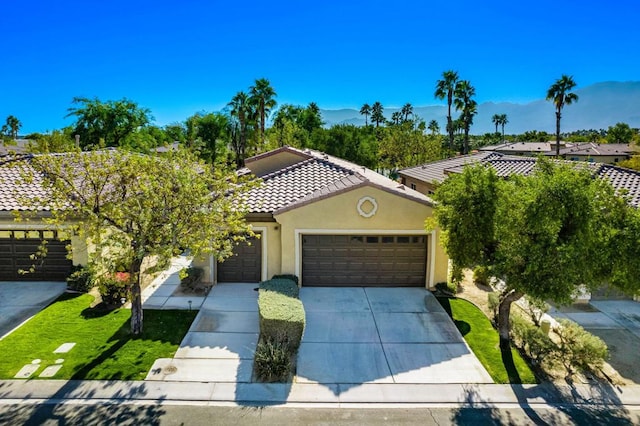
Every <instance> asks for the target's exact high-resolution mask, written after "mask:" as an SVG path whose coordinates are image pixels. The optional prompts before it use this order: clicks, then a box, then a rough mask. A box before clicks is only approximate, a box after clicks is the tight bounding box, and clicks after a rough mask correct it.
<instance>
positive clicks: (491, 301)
mask: <svg viewBox="0 0 640 426" xmlns="http://www.w3.org/2000/svg"><path fill="white" fill-rule="evenodd" d="M487 304H488V305H489V309H491V312H493V318H498V307H499V306H500V296H498V293H496V292H495V291H492V292H491V293H487Z"/></svg>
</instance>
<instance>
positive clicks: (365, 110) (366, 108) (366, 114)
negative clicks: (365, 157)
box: [360, 104, 371, 126]
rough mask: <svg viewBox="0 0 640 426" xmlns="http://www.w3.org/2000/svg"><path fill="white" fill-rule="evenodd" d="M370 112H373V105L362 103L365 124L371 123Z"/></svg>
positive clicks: (361, 110)
mask: <svg viewBox="0 0 640 426" xmlns="http://www.w3.org/2000/svg"><path fill="white" fill-rule="evenodd" d="M369 114H371V107H370V106H369V104H364V105H362V108H360V115H364V125H365V126H368V125H369Z"/></svg>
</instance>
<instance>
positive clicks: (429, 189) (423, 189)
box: [402, 176, 436, 195]
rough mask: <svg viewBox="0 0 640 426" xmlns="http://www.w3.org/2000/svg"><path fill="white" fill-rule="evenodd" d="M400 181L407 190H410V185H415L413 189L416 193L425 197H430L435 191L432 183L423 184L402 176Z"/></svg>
mask: <svg viewBox="0 0 640 426" xmlns="http://www.w3.org/2000/svg"><path fill="white" fill-rule="evenodd" d="M402 179H403V183H404V184H405V186H407V187H408V188H411V185H412V184H413V185H415V188H414V189H415V190H416V191H418V192H420V193H422V194H425V195H431V194H433V192H434V191H435V190H436V187H435V185H434V184H432V183H428V182H423V181H421V180H418V179H414V178H410V177H407V176H404V177H403V178H402Z"/></svg>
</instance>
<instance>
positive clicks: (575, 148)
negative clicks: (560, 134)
mask: <svg viewBox="0 0 640 426" xmlns="http://www.w3.org/2000/svg"><path fill="white" fill-rule="evenodd" d="M634 152H635V150H634V148H633V147H632V146H631V145H630V144H626V143H610V144H609V143H603V144H599V143H592V142H587V143H577V144H574V145H572V146H567V147H564V148H560V155H580V156H590V157H597V156H615V155H630V154H632V153H634ZM545 155H555V152H548V153H546V154H545Z"/></svg>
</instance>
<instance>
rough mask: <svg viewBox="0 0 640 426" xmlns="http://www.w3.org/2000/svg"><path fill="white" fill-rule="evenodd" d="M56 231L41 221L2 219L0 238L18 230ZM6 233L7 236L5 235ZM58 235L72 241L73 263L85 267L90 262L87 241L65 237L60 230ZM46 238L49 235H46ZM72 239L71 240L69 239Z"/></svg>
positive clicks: (76, 237) (0, 222) (0, 220)
mask: <svg viewBox="0 0 640 426" xmlns="http://www.w3.org/2000/svg"><path fill="white" fill-rule="evenodd" d="M51 229H55V227H52V226H51V225H49V224H46V223H43V222H41V221H40V220H37V221H36V220H33V221H28V222H27V221H21V222H16V221H15V220H13V219H12V218H8V217H7V218H0V238H6V237H8V236H9V234H8V233H7V232H6V231H9V230H11V231H16V230H24V231H29V230H39V231H40V230H51ZM5 233H6V235H5ZM58 234H59V236H60V237H61V238H62V239H70V240H71V253H72V258H71V259H72V262H73V264H74V265H85V264H86V263H87V262H88V257H89V256H88V253H87V244H86V241H85V240H84V239H82V238H80V237H78V236H70V235H68V234H67V235H65V234H64V230H58ZM45 237H47V235H46V234H45ZM69 237H70V238H69Z"/></svg>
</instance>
